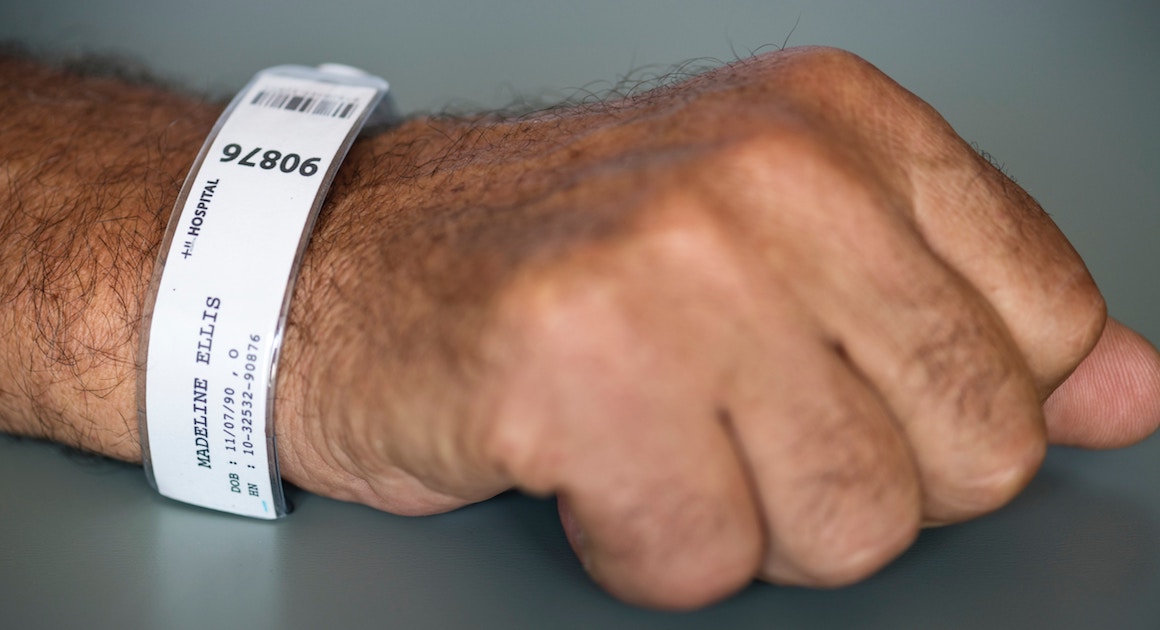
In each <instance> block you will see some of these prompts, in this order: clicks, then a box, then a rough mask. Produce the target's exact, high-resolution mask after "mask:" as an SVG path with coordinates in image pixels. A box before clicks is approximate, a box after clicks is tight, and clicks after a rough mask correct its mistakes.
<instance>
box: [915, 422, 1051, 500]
mask: <svg viewBox="0 0 1160 630" xmlns="http://www.w3.org/2000/svg"><path fill="white" fill-rule="evenodd" d="M1046 454H1047V442H1046V439H1044V437H1043V436H1042V432H1035V433H1034V434H1032V432H1027V433H1026V434H1025V435H1024V436H1012V438H1011V439H1010V440H1009V441H1008V442H1007V445H1006V446H1005V447H1004V448H1002V449H998V450H996V449H979V450H976V451H972V452H971V454H970V455H966V454H964V455H963V457H962V459H961V460H960V461H959V462H956V464H953V465H952V467H951V468H950V469H949V470H948V471H946V472H945V473H944V475H945V477H946V478H945V479H944V481H943V482H942V483H940V484H938V487H939V489H938V490H937V493H938V494H937V496H934V497H932V498H933V499H935V500H937V501H938V503H939V504H940V506H941V507H940V509H939V510H938V513H937V514H936V515H937V516H939V517H941V518H945V519H949V520H962V519H965V518H972V517H975V516H979V515H981V514H985V513H987V512H991V511H993V510H995V509H998V508H999V507H1002V506H1003V505H1005V504H1007V503H1008V502H1009V501H1011V499H1013V498H1015V495H1016V494H1018V493H1019V491H1020V490H1022V489H1023V488H1024V487H1026V486H1027V484H1028V483H1029V482H1030V481H1031V478H1032V477H1034V476H1035V473H1036V471H1038V470H1039V467H1040V465H1041V464H1042V463H1043V458H1044V457H1045V456H1046ZM932 491H934V490H932Z"/></svg>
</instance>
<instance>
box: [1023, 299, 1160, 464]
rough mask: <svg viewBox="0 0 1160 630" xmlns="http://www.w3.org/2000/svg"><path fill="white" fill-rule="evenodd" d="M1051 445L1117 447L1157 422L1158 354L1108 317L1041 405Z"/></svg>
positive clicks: (1138, 437) (1142, 435)
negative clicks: (1092, 344) (1078, 360)
mask: <svg viewBox="0 0 1160 630" xmlns="http://www.w3.org/2000/svg"><path fill="white" fill-rule="evenodd" d="M1043 414H1044V416H1045V417H1046V419H1047V437H1048V440H1049V441H1050V442H1051V443H1052V444H1065V445H1069V446H1082V447H1086V448H1116V447H1120V446H1127V445H1129V444H1134V443H1136V442H1139V441H1140V440H1142V439H1144V438H1146V437H1148V435H1150V434H1151V433H1152V432H1153V431H1155V430H1156V428H1157V427H1158V426H1160V354H1158V353H1157V352H1156V349H1155V348H1153V347H1152V344H1150V343H1148V341H1147V340H1146V339H1144V338H1143V337H1142V336H1140V335H1139V334H1138V333H1136V332H1135V331H1133V330H1132V329H1130V328H1128V327H1127V326H1124V325H1123V324H1121V323H1119V322H1117V321H1116V320H1114V319H1111V318H1109V319H1108V323H1107V326H1106V327H1105V328H1104V333H1103V336H1101V337H1100V340H1099V342H1098V343H1096V347H1095V348H1094V349H1093V350H1092V352H1091V354H1089V355H1088V356H1087V358H1086V359H1084V360H1083V362H1082V363H1080V364H1079V366H1078V367H1077V368H1076V369H1075V372H1073V373H1072V374H1071V376H1070V377H1068V379H1067V380H1066V381H1064V382H1063V384H1062V385H1060V386H1059V388H1057V389H1056V390H1055V392H1054V393H1053V394H1052V395H1051V397H1050V398H1048V399H1047V402H1046V403H1044V405H1043Z"/></svg>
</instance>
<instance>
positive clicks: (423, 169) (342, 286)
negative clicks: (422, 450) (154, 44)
mask: <svg viewBox="0 0 1160 630" xmlns="http://www.w3.org/2000/svg"><path fill="white" fill-rule="evenodd" d="M222 107H223V105H222V104H219V103H209V102H205V101H203V100H201V99H198V98H196V97H192V96H189V95H182V94H178V93H174V92H172V91H169V90H166V89H163V88H160V87H157V86H153V85H146V84H130V83H126V82H124V81H121V80H118V79H113V78H107V77H93V76H83V75H80V74H76V73H72V72H69V71H66V70H61V69H56V68H50V67H46V66H44V65H41V64H38V63H36V62H33V61H29V60H22V59H3V60H0V112H3V116H4V118H5V124H4V126H2V127H0V195H2V197H0V330H2V331H3V333H4V335H3V338H2V339H0V431H5V432H11V433H17V434H23V435H29V436H36V437H42V438H47V439H51V440H54V441H58V442H62V443H65V444H69V445H72V446H75V447H78V448H81V449H84V450H87V451H92V452H97V453H101V454H104V455H108V456H112V457H116V458H120V459H124V460H128V461H139V460H140V447H139V442H138V430H137V417H136V377H137V373H136V363H135V361H136V357H137V351H138V336H139V333H140V322H141V317H142V308H143V303H144V298H145V294H146V292H147V288H148V284H149V280H150V278H151V275H152V272H153V265H154V263H155V260H156V256H157V252H158V247H159V244H160V242H161V239H162V236H163V233H164V230H165V224H166V221H167V219H168V217H169V214H170V212H171V209H172V207H173V204H174V202H175V200H176V197H177V195H178V193H179V191H180V188H181V185H182V182H183V181H184V178H185V176H186V173H187V172H188V170H189V168H190V166H191V164H192V162H193V160H194V158H195V157H196V155H197V152H198V149H199V148H200V146H201V144H202V142H203V141H204V139H205V137H206V135H207V134H208V133H209V130H210V128H211V127H212V126H213V123H214V120H215V119H216V117H217V116H218V115H219V114H220V112H221V109H222ZM492 122H495V123H496V124H494V125H492V124H491V123H488V122H484V121H483V120H474V121H470V120H451V119H416V120H412V121H409V122H407V123H405V124H404V125H402V126H400V127H398V128H395V129H391V130H388V131H386V132H382V133H379V134H377V135H375V136H373V137H369V138H363V139H360V140H359V141H358V142H356V144H355V146H354V147H353V148H352V151H351V153H350V155H349V156H348V158H347V160H346V161H345V162H344V164H343V167H342V168H341V169H340V171H339V174H338V177H337V178H336V180H335V182H334V185H333V187H332V188H331V191H330V194H329V195H328V197H327V203H326V204H325V206H324V208H323V210H322V214H321V216H320V219H319V222H318V224H317V225H316V228H315V232H314V236H313V238H312V241H311V244H310V246H309V247H308V249H307V251H306V255H305V258H304V260H303V265H302V270H301V273H300V276H299V279H298V282H297V284H296V288H295V293H294V298H293V300H292V302H291V310H290V314H289V318H288V324H287V328H286V331H285V340H284V344H283V348H282V352H281V357H280V366H279V380H278V384H277V392H276V404H275V427H276V431H277V435H278V439H279V459H280V462H281V465H282V471H283V474H284V475H285V476H286V477H287V478H289V479H290V480H292V481H295V482H297V483H299V484H300V485H304V486H305V487H308V488H311V489H314V490H316V491H319V492H323V493H325V494H329V495H331V496H336V497H340V498H345V499H351V500H360V501H364V502H369V503H373V504H379V505H380V506H383V503H382V499H381V498H380V497H377V496H368V495H367V494H366V490H365V485H366V484H365V482H363V481H362V480H361V477H362V476H367V475H369V474H371V473H369V472H367V471H365V470H363V467H364V466H363V464H362V463H361V462H359V461H358V455H357V452H358V451H359V450H360V448H361V447H362V444H361V443H360V441H362V440H364V438H365V436H364V434H363V432H362V431H361V427H364V426H366V424H367V423H369V422H379V421H382V420H384V419H387V420H389V419H399V418H403V417H413V416H415V415H421V414H419V413H416V412H415V411H414V409H413V408H412V409H407V408H405V406H406V405H405V403H403V402H400V401H402V400H403V399H404V398H405V397H404V396H399V395H397V394H398V392H399V390H400V389H404V388H407V387H413V382H412V384H411V385H408V382H410V381H412V379H421V378H423V375H431V374H433V373H434V372H440V374H441V375H442V376H439V377H432V378H440V379H442V381H443V382H444V383H446V385H447V386H449V387H450V386H452V383H451V382H450V381H451V380H452V379H450V378H449V377H447V376H446V374H445V372H446V370H444V369H443V368H442V367H440V366H445V365H447V364H451V363H454V364H462V363H463V360H464V359H463V357H462V356H460V355H461V354H462V353H463V352H465V351H466V350H465V348H466V347H467V346H468V345H470V344H469V343H468V342H466V341H464V338H466V337H471V336H473V333H472V331H473V330H475V329H476V328H478V326H477V320H478V317H477V316H476V315H473V313H474V314H478V313H480V312H481V310H482V309H481V308H480V303H481V302H483V301H486V300H484V299H483V298H481V297H480V296H482V295H487V294H490V293H491V292H492V288H493V286H494V282H495V281H496V279H497V278H498V277H500V276H502V275H503V274H502V273H501V271H502V269H507V268H510V267H511V264H510V260H509V261H508V264H503V263H502V262H501V263H499V264H492V263H495V262H496V261H502V260H503V259H506V258H510V256H508V255H506V254H504V253H503V252H502V250H503V249H504V247H503V246H501V245H500V244H499V243H497V242H496V241H494V240H492V241H491V242H490V243H487V244H485V247H486V246H487V245H495V246H496V247H495V249H494V251H488V252H483V253H482V254H480V251H479V250H478V246H477V251H476V254H480V255H477V256H474V257H469V258H464V259H463V260H459V259H458V258H457V257H456V256H453V255H449V254H448V253H447V252H448V250H449V249H450V248H453V247H455V245H454V243H456V242H458V241H459V240H460V239H461V238H463V237H464V236H465V235H469V236H470V237H472V238H474V237H478V236H480V235H481V233H482V231H483V229H484V228H482V227H481V226H480V225H479V224H478V223H477V220H478V219H479V217H478V216H475V217H474V218H472V217H468V219H467V220H463V217H464V215H465V213H466V212H467V208H468V207H469V206H474V205H475V204H480V205H493V204H496V203H503V198H505V197H508V196H510V195H512V194H514V191H516V190H517V188H516V187H514V186H502V187H500V186H492V185H491V182H493V181H494V180H493V178H490V177H487V176H486V175H487V174H488V173H493V174H494V172H495V171H496V168H495V167H494V166H493V162H495V161H500V162H502V159H497V158H496V156H495V155H493V153H494V152H495V151H494V149H495V148H496V147H497V146H498V144H497V143H496V142H495V141H494V140H495V139H496V138H503V137H504V136H503V133H502V131H500V132H499V133H498V134H495V138H493V137H490V136H489V135H488V134H489V133H490V131H489V130H491V129H493V128H495V129H502V128H503V124H502V123H499V122H498V121H492ZM529 142H530V138H529V140H528V141H525V142H524V143H521V144H519V145H518V146H519V147H520V148H521V149H527V148H528V147H530V146H531V145H530V144H529ZM484 154H486V156H487V157H486V159H484V158H482V157H480V156H481V155H484ZM500 157H502V156H500ZM510 157H511V156H509V158H510ZM519 168H520V167H519V166H517V165H513V166H510V167H509V173H508V175H509V176H510V175H512V172H511V171H512V169H515V170H519ZM541 188H542V184H541V185H535V186H531V185H529V186H524V187H522V188H521V190H523V189H541ZM524 194H528V193H526V191H525V193H524ZM453 217H458V218H453ZM372 228H373V233H374V234H375V235H376V238H374V239H372V238H368V237H367V234H369V233H371V229H372ZM384 235H385V237H384ZM449 235H452V238H448V237H449ZM455 235H457V236H455ZM493 236H494V234H493ZM481 256H482V257H484V258H487V259H488V260H491V261H492V263H486V264H482V265H480V264H478V263H479V260H480V257H481ZM366 278H373V279H374V280H375V281H376V282H379V283H381V286H379V285H376V286H375V287H374V288H368V287H367V283H365V282H364V281H363V280H365V279H366ZM489 278H490V280H489ZM360 279H362V280H360ZM383 287H385V288H386V290H384V288H383ZM367 293H373V294H374V295H381V299H376V300H375V303H374V306H375V307H374V308H368V307H366V305H365V304H362V305H361V306H358V305H356V302H357V300H355V299H354V296H357V295H361V294H367ZM359 304H361V303H359ZM352 349H365V352H362V353H358V356H354V355H355V354H356V353H355V352H353V351H352ZM384 349H389V352H390V356H387V355H386V353H385V352H383V350H384ZM368 369H369V370H372V371H375V372H376V374H377V375H378V377H379V378H380V379H381V382H383V383H384V385H383V387H382V388H381V391H376V392H373V395H372V393H371V392H362V391H357V390H356V391H352V388H351V387H350V386H349V383H350V382H351V380H352V379H351V377H352V375H354V374H356V373H357V374H364V373H365V372H366V371H367V370H368ZM366 399H374V400H375V401H378V402H376V403H375V404H373V405H372V404H367V405H362V406H361V407H373V408H374V409H375V413H376V416H377V417H376V418H374V419H370V418H367V417H365V416H366V414H365V413H350V407H359V408H361V407H360V405H358V404H356V405H351V404H349V403H350V401H352V400H356V401H363V400H366ZM384 401H385V402H384ZM380 402H381V403H383V404H378V403H380ZM448 413H451V412H448ZM352 452H354V453H356V454H355V455H351V453H352ZM404 494H405V493H404ZM388 507H389V506H388ZM400 509H408V508H400ZM421 509H424V510H425V509H429V508H421Z"/></svg>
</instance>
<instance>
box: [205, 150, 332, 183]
mask: <svg viewBox="0 0 1160 630" xmlns="http://www.w3.org/2000/svg"><path fill="white" fill-rule="evenodd" d="M243 151H245V149H243V148H242V145H240V144H232V143H231V144H227V145H226V146H224V147H222V157H221V161H222V162H233V161H234V160H238V158H239V157H241V156H242V152H243ZM259 154H261V158H260V159H259V160H258V161H257V162H255V161H254V160H255V158H257V157H258V155H259ZM320 160H322V158H317V157H312V158H306V159H305V160H303V159H302V156H301V155H298V154H297V153H282V152H281V151H276V150H274V149H269V150H267V151H265V152H263V151H262V147H255V148H254V149H252V150H251V151H250V152H248V153H246V155H245V156H244V157H242V159H240V160H238V162H237V164H238V165H240V166H257V167H258V168H262V169H265V170H267V171H272V170H274V169H275V168H277V169H278V170H280V171H282V172H283V173H293V172H295V171H297V172H298V174H299V175H302V176H303V177H310V176H311V175H313V174H315V173H317V172H318V162H319V161H320Z"/></svg>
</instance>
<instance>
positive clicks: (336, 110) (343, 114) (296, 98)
mask: <svg viewBox="0 0 1160 630" xmlns="http://www.w3.org/2000/svg"><path fill="white" fill-rule="evenodd" d="M250 105H254V106H256V107H269V108H271V109H284V110H286V111H291V112H300V113H303V114H312V115H315V116H328V117H330V118H349V117H350V115H351V114H353V113H354V112H355V110H357V109H358V105H359V103H358V99H350V98H345V97H343V96H339V95H335V94H318V93H314V92H299V91H294V90H287V89H282V90H261V91H259V92H258V93H257V94H255V95H254V98H253V100H251V101H250Z"/></svg>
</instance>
